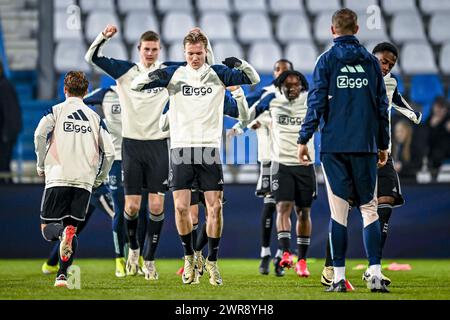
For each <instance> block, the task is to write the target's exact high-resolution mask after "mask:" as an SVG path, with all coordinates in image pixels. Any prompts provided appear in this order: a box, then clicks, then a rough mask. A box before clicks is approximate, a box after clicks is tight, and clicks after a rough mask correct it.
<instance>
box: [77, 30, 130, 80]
mask: <svg viewBox="0 0 450 320" xmlns="http://www.w3.org/2000/svg"><path fill="white" fill-rule="evenodd" d="M108 41H109V38H107V37H105V36H104V35H103V33H102V32H100V34H99V35H98V36H97V38H96V39H95V40H94V42H93V43H92V44H91V46H90V47H89V49H88V51H87V53H86V55H85V56H84V59H85V60H86V61H87V62H88V63H89V64H91V65H93V66H96V67H98V68H100V69H101V70H102V71H103V72H105V73H106V74H107V75H109V76H111V77H112V78H113V79H115V80H117V79H119V78H120V77H121V76H123V75H124V74H125V73H127V72H128V70H130V69H131V68H132V67H133V66H135V64H134V63H131V62H129V61H124V60H118V59H114V58H108V57H104V56H103V55H102V49H103V47H104V46H105V44H106V43H107V42H108Z"/></svg>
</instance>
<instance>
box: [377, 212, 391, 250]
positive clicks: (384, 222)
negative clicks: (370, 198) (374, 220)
mask: <svg viewBox="0 0 450 320" xmlns="http://www.w3.org/2000/svg"><path fill="white" fill-rule="evenodd" d="M391 214H392V206H391V205H389V204H382V205H380V206H378V217H379V220H380V227H381V250H383V248H384V244H385V243H386V238H387V232H388V223H389V219H390V217H391Z"/></svg>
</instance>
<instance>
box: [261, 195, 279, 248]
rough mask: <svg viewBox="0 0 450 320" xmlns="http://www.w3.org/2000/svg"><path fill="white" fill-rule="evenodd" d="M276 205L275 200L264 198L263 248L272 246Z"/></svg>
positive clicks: (262, 221) (262, 220)
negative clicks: (271, 237) (271, 239)
mask: <svg viewBox="0 0 450 320" xmlns="http://www.w3.org/2000/svg"><path fill="white" fill-rule="evenodd" d="M275 208H276V205H275V201H274V199H273V198H264V207H263V212H262V219H261V227H262V239H261V241H262V242H261V243H262V246H263V247H269V246H270V236H271V233H272V225H273V213H274V211H275Z"/></svg>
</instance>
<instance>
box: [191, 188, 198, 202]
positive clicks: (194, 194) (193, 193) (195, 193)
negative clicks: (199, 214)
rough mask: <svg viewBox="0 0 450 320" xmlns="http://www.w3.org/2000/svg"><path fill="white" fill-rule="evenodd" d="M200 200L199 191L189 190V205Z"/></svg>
mask: <svg viewBox="0 0 450 320" xmlns="http://www.w3.org/2000/svg"><path fill="white" fill-rule="evenodd" d="M199 202H200V191H198V190H196V191H194V190H191V206H195V205H197V204H199Z"/></svg>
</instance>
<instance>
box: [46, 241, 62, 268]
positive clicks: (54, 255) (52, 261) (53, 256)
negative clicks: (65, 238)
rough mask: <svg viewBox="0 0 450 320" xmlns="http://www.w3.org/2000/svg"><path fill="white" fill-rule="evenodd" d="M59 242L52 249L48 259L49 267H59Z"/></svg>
mask: <svg viewBox="0 0 450 320" xmlns="http://www.w3.org/2000/svg"><path fill="white" fill-rule="evenodd" d="M58 252H59V242H57V243H55V245H54V246H53V248H52V251H51V252H50V256H49V257H48V260H47V264H48V265H49V266H56V265H58V261H59V257H58Z"/></svg>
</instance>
